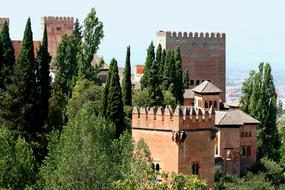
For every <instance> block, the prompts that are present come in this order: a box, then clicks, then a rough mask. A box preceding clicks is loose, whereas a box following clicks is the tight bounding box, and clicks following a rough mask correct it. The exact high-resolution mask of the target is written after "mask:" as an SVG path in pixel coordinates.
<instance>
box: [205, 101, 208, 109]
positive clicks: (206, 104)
mask: <svg viewBox="0 0 285 190" xmlns="http://www.w3.org/2000/svg"><path fill="white" fill-rule="evenodd" d="M205 108H208V101H207V100H205Z"/></svg>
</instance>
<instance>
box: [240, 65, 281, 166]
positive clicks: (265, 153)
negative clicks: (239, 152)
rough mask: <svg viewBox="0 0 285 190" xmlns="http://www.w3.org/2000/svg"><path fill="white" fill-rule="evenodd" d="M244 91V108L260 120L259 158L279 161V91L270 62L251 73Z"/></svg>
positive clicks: (244, 85)
mask: <svg viewBox="0 0 285 190" xmlns="http://www.w3.org/2000/svg"><path fill="white" fill-rule="evenodd" d="M249 79H250V81H249ZM242 93H243V94H242V104H243V107H242V108H243V110H244V111H245V112H247V113H248V114H250V115H252V116H253V117H255V118H256V119H258V120H259V121H260V124H259V125H258V127H257V155H258V158H263V157H268V158H269V159H273V160H275V161H278V159H279V156H280V155H279V148H280V145H281V142H280V138H279V135H278V130H277V126H276V121H277V93H276V90H275V85H274V82H273V77H272V74H271V67H270V65H269V64H268V63H267V64H264V63H261V64H260V65H259V71H258V72H251V73H250V76H249V78H248V79H247V80H245V82H244V84H243V88H242Z"/></svg>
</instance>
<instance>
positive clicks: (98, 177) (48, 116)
mask: <svg viewBox="0 0 285 190" xmlns="http://www.w3.org/2000/svg"><path fill="white" fill-rule="evenodd" d="M103 36H104V34H103V23H102V22H100V21H99V19H98V18H97V16H96V11H95V9H91V11H90V13H89V14H88V15H87V17H86V19H85V20H84V24H83V26H81V25H80V23H79V21H78V20H76V22H75V24H74V31H73V33H72V34H71V35H69V36H67V35H65V36H63V38H62V41H61V43H60V44H59V46H58V49H57V55H56V57H55V58H54V60H53V61H54V62H53V65H54V66H55V67H56V69H57V72H56V76H55V81H54V82H53V83H51V79H50V77H49V74H50V73H49V65H50V61H51V57H50V55H49V53H48V39H47V29H46V27H45V28H44V33H43V40H42V43H41V44H40V48H39V50H38V52H37V57H35V55H34V47H33V34H32V29H31V21H30V19H28V21H27V24H26V28H25V32H24V38H23V42H22V47H21V50H20V55H19V58H18V61H17V64H15V55H14V49H13V47H12V43H11V39H10V37H9V28H8V24H7V23H5V24H4V27H3V29H2V31H1V33H0V188H1V189H106V190H108V189H110V190H111V189H117V190H125V189H126V190H133V189H157V190H160V189H164V190H167V189H174V190H180V189H189V190H193V189H195V190H205V189H207V184H206V182H205V181H204V180H201V179H198V178H197V176H188V175H183V174H175V173H165V172H157V171H155V170H153V169H152V161H153V160H152V157H151V154H150V151H149V150H148V147H147V145H146V144H145V143H144V141H143V140H142V139H141V140H140V141H139V142H136V143H135V142H133V140H132V137H131V132H130V130H128V129H129V128H130V123H131V122H130V118H131V113H132V105H134V106H165V105H171V106H172V107H173V108H174V107H175V106H176V105H177V104H182V103H183V93H184V89H186V88H188V87H189V73H188V72H183V71H182V68H181V64H182V59H181V55H180V48H179V47H177V48H176V50H175V51H165V50H162V47H161V45H159V46H158V47H157V49H156V52H155V47H154V45H153V43H152V42H151V44H150V46H149V48H148V50H147V57H146V62H145V74H144V76H143V78H142V80H141V87H142V89H141V90H133V91H132V84H131V63H130V62H131V61H130V60H131V57H130V56H131V53H130V47H128V48H127V53H126V63H125V64H126V65H125V71H124V79H123V85H122V88H121V86H120V79H119V75H118V65H117V61H116V59H112V61H111V63H110V67H109V73H108V79H107V82H106V84H105V86H103V85H102V84H101V82H100V81H99V79H98V72H99V70H98V69H99V67H100V65H102V64H103V63H104V61H103V59H102V60H101V61H100V63H99V66H95V67H93V66H92V64H91V63H92V61H93V58H94V57H93V56H94V53H96V52H97V50H98V48H99V45H100V42H101V39H102V38H103ZM242 90H243V96H242V103H243V109H244V111H245V112H247V113H249V114H251V115H252V116H254V117H256V118H257V119H259V120H260V121H261V124H260V125H259V126H258V156H259V159H258V161H257V162H256V163H255V165H254V166H253V167H252V168H250V170H249V171H250V172H249V173H248V174H247V175H246V176H244V177H242V178H240V179H238V178H235V177H232V176H228V175H225V174H224V173H222V172H221V171H217V173H216V176H215V180H216V183H215V188H216V189H218V190H219V189H232V190H238V189H264V190H267V189H280V190H281V189H284V188H285V164H284V163H285V121H284V120H282V119H279V120H278V125H277V123H276V122H277V114H279V115H281V113H282V111H281V109H280V107H281V104H280V103H279V104H278V106H277V96H276V92H275V87H274V83H273V78H272V75H271V68H270V65H269V64H260V67H259V71H258V72H251V73H250V76H249V78H248V79H247V80H246V81H245V83H244V85H243V89H242Z"/></svg>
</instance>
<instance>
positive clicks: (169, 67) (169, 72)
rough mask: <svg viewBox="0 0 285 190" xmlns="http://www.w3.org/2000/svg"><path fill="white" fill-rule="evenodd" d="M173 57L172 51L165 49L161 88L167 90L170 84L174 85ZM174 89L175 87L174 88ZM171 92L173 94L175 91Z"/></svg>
mask: <svg viewBox="0 0 285 190" xmlns="http://www.w3.org/2000/svg"><path fill="white" fill-rule="evenodd" d="M175 69H176V68H175V59H174V53H173V51H170V50H169V51H167V54H166V59H165V64H164V71H163V82H162V89H163V90H168V88H169V86H170V85H171V84H173V85H174V82H175V78H176V72H175ZM174 91H175V88H174ZM174 91H173V92H171V93H173V94H175V92H174Z"/></svg>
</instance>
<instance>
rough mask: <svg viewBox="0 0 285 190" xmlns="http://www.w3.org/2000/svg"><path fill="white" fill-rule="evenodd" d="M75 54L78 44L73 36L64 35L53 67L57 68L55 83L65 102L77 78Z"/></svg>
mask: <svg viewBox="0 0 285 190" xmlns="http://www.w3.org/2000/svg"><path fill="white" fill-rule="evenodd" d="M77 54H78V44H77V41H76V38H75V37H74V36H73V35H71V36H67V35H64V36H63V37H62V40H61V42H60V44H59V45H58V48H57V52H56V57H55V66H56V68H57V72H56V75H55V82H56V83H58V84H59V87H60V88H61V90H62V93H63V94H64V96H65V97H66V102H67V99H68V98H69V97H70V96H71V93H72V89H73V87H74V86H75V83H76V80H77V77H78V65H77Z"/></svg>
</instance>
